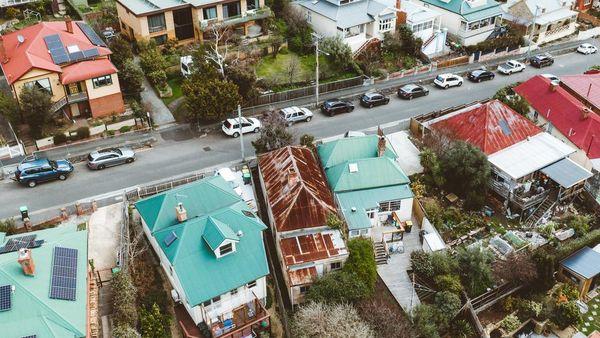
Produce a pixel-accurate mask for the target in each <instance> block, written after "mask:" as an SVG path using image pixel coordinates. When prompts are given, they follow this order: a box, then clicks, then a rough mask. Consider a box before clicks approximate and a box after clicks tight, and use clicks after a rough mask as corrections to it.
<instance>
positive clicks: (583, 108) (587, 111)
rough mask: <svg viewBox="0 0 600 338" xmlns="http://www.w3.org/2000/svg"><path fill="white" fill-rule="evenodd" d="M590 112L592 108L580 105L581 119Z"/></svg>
mask: <svg viewBox="0 0 600 338" xmlns="http://www.w3.org/2000/svg"><path fill="white" fill-rule="evenodd" d="M591 113H592V110H591V109H590V108H588V107H582V108H581V119H582V120H585V119H587V118H588V117H590V114H591ZM569 136H570V135H569Z"/></svg>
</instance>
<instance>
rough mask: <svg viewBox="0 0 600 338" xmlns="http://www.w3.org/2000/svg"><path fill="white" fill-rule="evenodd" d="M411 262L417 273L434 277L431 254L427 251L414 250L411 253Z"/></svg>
mask: <svg viewBox="0 0 600 338" xmlns="http://www.w3.org/2000/svg"><path fill="white" fill-rule="evenodd" d="M410 264H411V266H412V269H413V271H414V272H415V273H416V274H417V275H421V276H424V277H427V278H432V277H433V263H432V261H431V254H429V253H427V252H425V251H413V252H411V253H410Z"/></svg>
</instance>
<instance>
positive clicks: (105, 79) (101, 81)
mask: <svg viewBox="0 0 600 338" xmlns="http://www.w3.org/2000/svg"><path fill="white" fill-rule="evenodd" d="M92 83H93V84H94V88H98V87H104V86H110V85H111V84H112V76H110V75H104V76H99V77H95V78H93V79H92Z"/></svg>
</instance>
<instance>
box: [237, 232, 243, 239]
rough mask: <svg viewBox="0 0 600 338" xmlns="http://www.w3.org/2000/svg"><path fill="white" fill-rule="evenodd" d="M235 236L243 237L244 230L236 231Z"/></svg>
mask: <svg viewBox="0 0 600 338" xmlns="http://www.w3.org/2000/svg"><path fill="white" fill-rule="evenodd" d="M237 236H238V237H240V238H241V237H244V232H243V231H242V230H240V231H238V232H237Z"/></svg>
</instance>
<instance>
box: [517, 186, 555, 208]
mask: <svg viewBox="0 0 600 338" xmlns="http://www.w3.org/2000/svg"><path fill="white" fill-rule="evenodd" d="M550 192H551V190H545V191H544V192H541V193H539V194H537V195H533V196H528V197H525V196H519V195H513V196H512V198H511V200H512V201H513V202H515V203H517V204H518V205H519V207H521V209H528V208H531V207H533V206H536V205H538V204H540V203H542V201H544V199H545V198H546V197H547V196H548V195H549V194H550Z"/></svg>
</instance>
